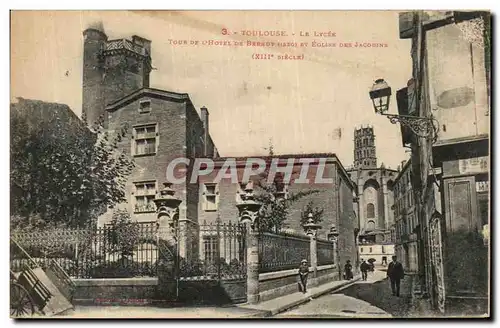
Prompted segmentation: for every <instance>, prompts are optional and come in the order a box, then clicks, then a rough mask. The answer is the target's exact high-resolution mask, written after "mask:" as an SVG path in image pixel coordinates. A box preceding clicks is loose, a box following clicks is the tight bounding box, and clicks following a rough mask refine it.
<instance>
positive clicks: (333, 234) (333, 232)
mask: <svg viewBox="0 0 500 328" xmlns="http://www.w3.org/2000/svg"><path fill="white" fill-rule="evenodd" d="M328 240H330V241H331V242H332V244H333V256H334V260H333V261H334V265H335V268H336V269H337V271H338V274H339V280H342V268H341V266H340V256H339V247H338V241H339V232H338V230H337V226H336V225H332V227H331V228H330V232H328Z"/></svg>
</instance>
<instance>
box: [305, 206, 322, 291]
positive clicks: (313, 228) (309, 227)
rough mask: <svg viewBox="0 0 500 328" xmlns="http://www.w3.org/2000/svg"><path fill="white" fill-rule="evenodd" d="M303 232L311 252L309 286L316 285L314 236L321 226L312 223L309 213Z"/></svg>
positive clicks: (316, 264) (311, 216) (316, 252)
mask: <svg viewBox="0 0 500 328" xmlns="http://www.w3.org/2000/svg"><path fill="white" fill-rule="evenodd" d="M303 227H304V230H305V231H306V234H307V235H308V236H309V238H310V239H309V249H310V251H311V253H310V258H311V259H310V261H311V267H312V270H313V279H311V283H310V285H311V286H315V285H317V281H316V278H317V277H318V251H317V243H316V236H317V234H318V230H319V229H320V228H321V226H320V225H319V224H317V223H314V220H313V214H312V213H309V214H308V220H307V222H306V223H305V224H304V225H303Z"/></svg>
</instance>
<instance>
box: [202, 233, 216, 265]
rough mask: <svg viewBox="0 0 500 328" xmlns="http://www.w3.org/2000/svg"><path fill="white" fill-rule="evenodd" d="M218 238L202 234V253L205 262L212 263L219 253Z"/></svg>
mask: <svg viewBox="0 0 500 328" xmlns="http://www.w3.org/2000/svg"><path fill="white" fill-rule="evenodd" d="M218 248H219V239H217V236H203V254H204V258H205V262H206V263H209V264H214V263H215V260H216V259H217V255H218V253H219V250H218Z"/></svg>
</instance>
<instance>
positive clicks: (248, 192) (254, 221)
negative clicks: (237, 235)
mask: <svg viewBox="0 0 500 328" xmlns="http://www.w3.org/2000/svg"><path fill="white" fill-rule="evenodd" d="M261 206H262V204H260V203H259V202H256V201H255V199H254V195H253V186H252V184H251V183H249V184H248V185H247V186H246V188H245V190H244V193H243V194H242V195H241V202H240V203H238V204H236V207H237V208H238V212H239V219H240V223H243V224H245V227H246V238H247V249H246V251H247V263H246V265H247V302H248V303H250V304H255V303H258V302H259V239H258V212H259V210H260V208H261Z"/></svg>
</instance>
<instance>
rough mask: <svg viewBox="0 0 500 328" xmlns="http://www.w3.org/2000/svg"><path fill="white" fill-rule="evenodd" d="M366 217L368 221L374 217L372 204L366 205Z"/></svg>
mask: <svg viewBox="0 0 500 328" xmlns="http://www.w3.org/2000/svg"><path fill="white" fill-rule="evenodd" d="M366 217H367V218H368V219H371V218H374V217H375V205H373V203H368V204H367V205H366Z"/></svg>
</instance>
